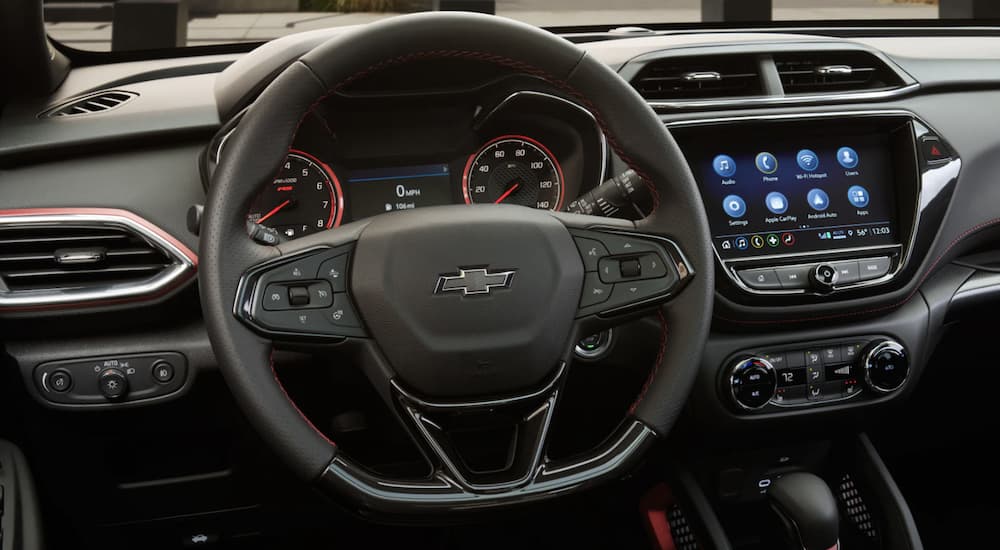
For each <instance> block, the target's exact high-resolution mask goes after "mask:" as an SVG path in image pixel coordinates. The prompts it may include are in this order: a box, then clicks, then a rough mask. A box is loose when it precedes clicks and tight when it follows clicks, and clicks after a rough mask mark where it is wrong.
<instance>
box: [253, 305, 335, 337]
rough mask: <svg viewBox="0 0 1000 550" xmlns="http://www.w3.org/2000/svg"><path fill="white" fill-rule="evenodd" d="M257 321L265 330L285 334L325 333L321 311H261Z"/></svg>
mask: <svg viewBox="0 0 1000 550" xmlns="http://www.w3.org/2000/svg"><path fill="white" fill-rule="evenodd" d="M257 321H258V322H259V323H260V324H261V325H263V326H264V327H266V328H269V329H271V330H279V331H285V332H298V333H326V332H329V331H328V330H326V326H325V323H324V322H323V316H322V313H321V310H318V309H301V310H287V311H262V312H260V314H259V315H258V316H257Z"/></svg>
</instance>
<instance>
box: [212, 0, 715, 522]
mask: <svg viewBox="0 0 1000 550" xmlns="http://www.w3.org/2000/svg"><path fill="white" fill-rule="evenodd" d="M435 59H461V60H467V61H472V62H479V63H485V64H490V65H494V66H498V67H501V68H504V69H505V70H510V71H514V72H516V73H523V74H526V75H530V76H531V77H534V78H535V79H539V80H542V81H545V82H546V83H547V84H548V85H549V86H550V87H551V88H552V89H555V90H557V91H558V93H559V94H560V95H562V96H563V97H564V98H565V99H567V100H569V101H573V102H575V103H577V104H579V105H580V106H582V107H583V108H585V109H587V110H588V111H590V112H591V113H592V114H593V115H594V117H595V118H596V120H597V121H598V124H599V125H600V127H601V128H602V130H603V131H604V133H605V135H606V137H607V140H608V144H609V145H610V146H611V147H612V148H613V149H614V151H615V153H616V154H617V155H618V156H619V157H620V158H621V159H622V160H623V161H624V162H626V163H627V164H628V165H629V166H630V167H631V168H632V169H634V170H635V171H636V172H637V173H638V174H639V176H640V177H641V178H642V179H643V180H644V182H645V184H646V185H647V186H649V188H650V189H649V190H650V192H651V195H652V198H653V204H654V207H653V211H652V212H651V213H650V214H649V215H648V216H647V217H646V218H644V219H643V220H641V221H639V222H630V221H624V220H614V219H608V218H598V217H592V216H584V215H577V214H565V213H556V212H550V211H542V210H535V209H531V208H525V207H521V206H504V205H485V206H466V205H451V206H437V207H427V208H422V209H417V210H410V211H404V212H396V213H388V214H383V215H379V216H376V217H373V218H370V219H366V220H362V221H359V222H355V223H350V224H347V225H344V226H341V227H339V228H335V229H330V230H327V231H322V232H319V233H316V234H313V235H309V236H306V237H303V238H301V239H298V240H295V241H291V242H288V243H283V244H280V245H277V246H264V245H261V244H257V243H255V242H254V241H253V240H252V239H250V238H249V236H248V232H247V228H246V225H245V219H246V212H247V211H248V209H249V207H250V204H251V201H252V199H253V198H254V195H255V194H256V192H257V190H258V189H260V188H261V186H262V185H264V184H266V183H270V181H271V180H272V179H273V178H274V175H275V172H276V171H277V169H278V167H279V165H280V164H281V162H282V161H283V159H284V158H285V155H286V154H287V153H288V152H289V147H290V146H291V144H292V141H293V139H294V137H295V134H296V132H297V130H298V128H299V126H300V125H301V123H302V121H303V120H304V119H305V117H306V116H307V115H308V113H310V112H311V111H312V110H313V109H315V108H316V107H317V106H318V105H319V104H320V103H321V102H323V101H324V100H325V99H327V98H329V97H330V96H331V95H333V94H336V93H337V92H338V91H340V90H343V89H344V88H345V87H347V86H349V85H351V84H353V83H356V82H358V81H360V80H362V79H364V78H366V77H368V76H371V75H374V74H376V73H378V72H379V71H382V70H384V69H386V68H389V67H395V66H400V65H403V64H407V63H414V62H419V61H424V60H435ZM710 246H711V244H710V238H709V231H708V224H707V221H706V217H705V211H704V209H703V206H702V202H701V199H700V196H699V194H698V191H697V189H696V186H695V183H694V179H693V177H692V175H691V173H690V171H689V169H688V167H687V164H686V163H685V160H684V158H683V157H682V155H681V152H680V150H679V149H678V147H677V145H676V143H675V142H674V140H673V139H672V138H671V136H670V134H669V133H668V131H667V130H666V128H665V127H664V125H663V124H662V123H661V121H660V120H659V119H658V117H657V116H656V114H655V113H654V112H653V111H652V110H651V109H650V107H649V106H648V105H647V104H646V102H645V101H644V100H643V99H642V97H640V96H639V95H638V94H637V93H636V92H635V91H634V90H633V89H632V88H631V87H630V86H629V85H628V84H627V83H626V82H624V81H623V80H622V79H621V78H620V77H619V76H618V75H617V74H615V73H614V72H613V71H612V70H611V69H609V68H608V67H607V66H605V65H604V64H603V63H601V62H599V61H597V60H595V59H593V58H592V57H588V56H587V55H586V54H585V52H584V51H583V50H581V49H579V48H578V47H577V46H575V45H573V44H571V43H570V42H568V41H565V40H563V39H561V38H559V37H557V36H555V35H552V34H550V33H547V32H544V31H542V30H540V29H537V28H534V27H531V26H528V25H525V24H521V23H517V22H514V21H510V20H506V19H502V18H497V17H491V16H484V15H474V14H460V13H451V14H445V13H425V14H416V15H407V16H400V17H396V18H392V19H388V20H384V21H382V22H379V23H375V24H371V25H367V26H365V27H363V28H360V29H358V30H355V31H352V32H349V33H345V34H344V35H341V36H338V37H335V38H333V39H331V40H330V41H328V42H326V43H324V44H323V45H321V46H319V47H317V48H316V49H314V50H312V51H310V52H308V53H307V54H305V55H303V56H302V57H301V58H300V59H299V60H298V61H296V62H294V63H292V64H291V65H290V66H288V67H287V68H286V69H285V70H284V71H282V73H281V74H279V75H278V76H277V78H275V79H274V81H273V82H271V84H270V85H269V86H268V87H267V88H266V89H265V90H264V91H263V92H262V93H261V94H260V96H259V97H258V98H257V100H256V101H255V102H254V103H253V105H252V106H250V107H249V109H247V111H246V113H245V115H244V117H243V119H242V120H241V121H240V123H239V125H238V127H237V129H236V131H235V132H234V133H233V135H232V136H231V137H230V138H229V139H228V141H227V144H226V151H225V154H224V156H223V158H222V159H221V160H220V163H219V166H218V168H217V170H216V172H215V175H214V181H213V184H212V187H211V190H210V192H209V197H208V203H207V206H206V209H205V217H204V220H203V224H202V232H201V247H200V250H201V251H200V254H201V259H200V260H201V262H200V263H201V271H200V275H199V277H200V288H201V300H202V307H203V310H204V315H205V318H206V323H207V329H208V334H209V337H210V339H211V343H212V347H213V350H214V352H215V354H216V357H217V360H218V361H219V365H220V368H221V370H222V373H223V375H224V377H225V379H226V382H227V384H228V385H229V387H230V388H231V390H232V393H233V395H234V396H235V398H236V401H237V403H238V405H239V406H240V407H241V409H242V410H243V412H244V413H245V414H246V416H247V417H248V418H249V420H250V421H251V423H252V424H253V426H254V427H255V429H256V430H257V431H258V432H259V433H260V434H261V436H262V437H263V439H264V440H265V441H266V442H267V443H268V444H270V445H271V446H272V447H273V448H274V450H275V451H276V452H277V453H278V455H279V456H280V457H282V458H283V459H284V461H286V462H287V464H288V465H289V466H290V467H291V468H292V469H293V470H294V471H295V472H297V473H298V474H299V475H301V476H302V477H303V478H305V479H307V480H309V481H310V482H313V483H315V484H317V485H318V486H319V487H320V488H321V489H324V490H326V491H327V492H328V493H331V494H332V495H334V496H340V497H344V498H346V499H348V501H350V502H351V503H352V504H353V505H354V506H355V507H360V508H364V509H368V510H371V511H375V512H383V513H386V514H421V513H434V512H451V511H456V510H464V509H483V508H490V507H496V506H504V505H510V504H515V503H523V502H529V501H536V500H540V499H545V498H550V497H553V496H556V495H561V494H566V493H570V492H573V491H579V490H582V489H585V488H588V487H590V486H593V485H595V484H597V483H599V482H602V481H606V480H609V479H613V478H615V477H618V476H621V475H622V474H624V473H626V472H627V470H628V469H629V468H630V467H632V466H634V464H635V463H636V461H637V460H638V459H639V458H640V457H641V456H642V455H643V453H644V451H646V450H647V449H648V448H649V447H650V446H651V444H652V443H653V442H654V441H655V440H656V438H657V436H663V435H665V434H667V433H668V432H669V431H670V429H671V427H672V425H673V424H674V422H675V420H676V418H677V416H678V414H679V412H680V410H681V408H682V406H683V404H684V402H685V400H686V398H687V396H688V394H689V392H690V390H691V386H692V384H693V381H694V378H695V373H696V371H697V368H698V363H699V360H700V357H701V353H702V348H703V346H704V343H705V339H706V337H707V335H708V330H709V324H710V319H711V307H712V281H713V256H712V253H711V248H710ZM636 266H638V268H637V267H636ZM637 269H638V271H639V272H638V274H637V273H636V270H637ZM602 277H604V278H605V279H606V278H607V277H611V278H612V279H614V280H615V281H617V282H612V283H609V284H605V282H604V280H603V279H602ZM601 285H604V286H601ZM291 286H296V287H297V288H300V289H301V288H305V289H307V290H308V293H309V296H310V299H311V300H312V301H311V302H309V304H308V305H301V302H299V303H300V305H298V306H296V305H289V304H285V305H284V306H283V307H284V309H281V310H280V311H276V310H274V309H273V308H270V309H269V308H268V304H267V300H270V299H274V300H277V301H279V302H283V301H284V299H285V298H284V296H285V294H283V293H284V292H285V291H286V290H287V289H288V288H290V287H291ZM597 288H601V289H602V291H601V292H595V289H597ZM275 289H277V290H279V291H280V292H277V293H276V292H274V290H275ZM300 293H301V291H300ZM649 314H654V315H655V314H659V315H660V318H661V320H662V324H663V331H664V332H663V342H662V344H661V349H660V352H659V356H658V357H657V359H656V364H655V365H654V366H653V368H652V369H651V373H650V375H649V379H648V380H647V381H646V383H645V385H644V387H643V388H642V391H641V394H640V395H639V396H638V398H637V399H636V401H635V403H634V405H632V407H631V409H630V410H629V411H628V412H627V415H626V412H625V411H623V416H626V418H625V420H624V421H623V423H622V424H621V425H620V427H619V428H618V429H617V431H616V433H615V434H613V435H612V436H611V437H609V438H608V439H607V440H606V441H605V443H603V444H602V445H601V446H600V447H599V448H597V449H593V450H592V451H590V452H589V453H587V454H586V455H585V456H578V457H576V458H574V459H568V460H563V461H556V460H551V459H549V458H548V456H547V454H546V442H547V439H548V428H549V423H550V421H551V419H552V415H553V412H554V410H555V408H556V406H557V404H558V401H559V396H560V392H561V391H562V390H563V381H564V380H565V376H566V371H567V369H568V368H569V367H568V365H569V363H570V359H571V357H572V353H573V347H574V345H575V343H576V342H577V341H579V339H580V338H581V337H583V336H586V335H588V334H593V333H595V332H597V331H599V330H602V329H604V328H608V327H610V326H613V325H617V324H620V323H621V322H622V321H623V320H624V319H628V318H632V317H636V316H640V315H649ZM296 339H304V340H306V341H308V342H313V343H317V342H318V343H341V345H342V347H338V348H336V349H343V350H348V349H349V350H351V353H350V354H347V353H346V352H345V355H349V356H350V358H351V359H353V360H354V361H356V362H357V363H358V364H359V365H360V366H361V368H363V369H364V371H365V373H366V374H367V375H368V377H369V379H370V380H371V381H372V383H373V385H374V386H375V388H376V389H377V390H378V393H379V394H380V395H381V396H382V398H383V399H384V400H385V402H386V403H387V404H388V406H389V407H390V408H392V410H393V411H394V412H395V413H396V414H397V417H398V418H399V419H400V421H401V422H402V423H403V424H404V426H406V427H407V428H408V429H409V431H410V433H411V435H413V437H414V439H415V441H417V442H418V443H419V444H420V445H421V446H422V448H423V450H424V452H425V453H426V455H427V456H429V457H431V458H432V461H433V462H434V463H435V464H434V472H433V474H432V475H430V476H429V477H427V478H421V479H387V478H385V477H382V476H379V475H377V474H375V473H373V472H371V471H368V470H366V469H364V468H363V467H362V466H360V465H358V464H357V463H355V462H352V460H351V459H350V458H349V457H348V456H345V454H344V453H342V452H338V447H337V445H336V444H335V443H334V442H333V441H331V440H330V439H328V438H327V436H325V435H324V434H323V433H322V432H321V431H320V430H318V429H317V428H316V427H315V426H313V424H312V423H311V422H310V421H309V419H308V418H306V416H305V415H304V414H302V412H301V411H300V410H299V408H298V407H297V406H296V405H295V403H294V402H293V401H292V400H291V399H290V397H289V396H288V394H287V393H286V392H285V390H284V388H283V387H282V385H281V382H280V381H279V380H278V377H277V376H276V374H275V372H274V367H273V363H272V359H271V353H272V347H273V344H274V342H276V341H288V340H296ZM484 414H485V415H491V414H492V415H505V416H506V417H510V418H513V419H514V420H513V422H514V424H515V426H516V434H517V436H516V438H515V441H514V442H513V444H512V452H511V455H510V458H509V460H508V461H507V464H506V466H505V467H504V468H501V469H499V470H497V469H494V470H492V471H482V469H479V470H477V469H475V468H472V467H470V466H469V465H468V464H467V463H466V461H465V460H463V458H462V456H461V452H460V450H459V449H458V447H457V446H456V445H455V440H454V438H453V437H452V435H453V433H452V429H453V428H454V426H455V424H456V422H459V421H460V420H461V419H468V418H477V415H484ZM479 417H481V416H479ZM459 423H460V422H459Z"/></svg>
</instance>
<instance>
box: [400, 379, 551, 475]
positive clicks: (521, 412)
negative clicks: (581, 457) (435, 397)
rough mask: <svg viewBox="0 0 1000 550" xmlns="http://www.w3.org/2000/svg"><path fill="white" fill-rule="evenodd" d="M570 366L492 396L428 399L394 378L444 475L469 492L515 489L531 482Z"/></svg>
mask: <svg viewBox="0 0 1000 550" xmlns="http://www.w3.org/2000/svg"><path fill="white" fill-rule="evenodd" d="M565 372H566V365H565V364H561V365H560V367H559V369H558V370H557V371H556V372H555V373H554V375H553V376H552V377H551V378H550V379H549V380H548V381H546V383H545V384H544V385H543V386H542V387H541V388H540V389H538V390H537V391H532V392H528V393H525V394H521V395H517V396H510V397H506V398H500V399H489V400H479V401H476V400H466V401H429V400H426V399H423V398H420V397H417V396H415V395H413V394H411V393H409V392H407V391H406V390H404V389H403V388H402V387H401V386H400V385H399V384H398V383H396V382H395V381H393V383H392V389H393V397H394V399H395V400H396V403H397V404H398V406H399V409H400V411H401V413H402V416H403V417H404V419H405V421H406V423H407V425H408V427H409V429H411V430H412V431H413V432H415V433H416V434H418V435H419V439H420V440H421V441H423V442H424V443H425V445H426V447H427V449H428V450H429V454H430V455H431V456H432V457H434V458H435V459H436V461H437V462H438V464H437V467H438V468H439V470H440V472H441V475H444V476H446V477H447V478H448V479H451V480H453V481H454V482H455V483H456V484H457V485H459V486H460V487H462V488H463V489H465V490H468V491H486V492H489V491H497V490H502V489H511V488H514V487H518V486H521V485H524V484H526V483H528V482H529V481H531V479H532V477H533V476H534V474H535V473H536V472H537V470H538V467H539V466H540V465H541V463H542V461H543V459H544V452H545V445H546V442H547V439H548V431H549V426H550V425H551V423H552V417H553V415H554V414H555V409H556V403H557V401H558V398H559V393H560V391H561V389H562V385H563V381H564V376H565Z"/></svg>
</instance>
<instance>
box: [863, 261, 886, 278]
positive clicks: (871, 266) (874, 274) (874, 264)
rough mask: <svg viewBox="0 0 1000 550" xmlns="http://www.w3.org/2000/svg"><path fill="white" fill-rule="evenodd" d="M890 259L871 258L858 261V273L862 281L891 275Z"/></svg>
mask: <svg viewBox="0 0 1000 550" xmlns="http://www.w3.org/2000/svg"><path fill="white" fill-rule="evenodd" d="M889 264H890V262H889V258H887V257H882V258H869V259H867V260H858V271H859V275H860V278H861V280H862V281H870V280H872V279H878V278H879V277H882V276H884V275H885V274H886V273H889Z"/></svg>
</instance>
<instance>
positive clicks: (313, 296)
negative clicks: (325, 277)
mask: <svg viewBox="0 0 1000 550" xmlns="http://www.w3.org/2000/svg"><path fill="white" fill-rule="evenodd" d="M308 292H309V307H330V306H331V305H333V290H331V289H330V283H328V282H326V281H320V282H318V283H312V284H310V285H309V288H308Z"/></svg>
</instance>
